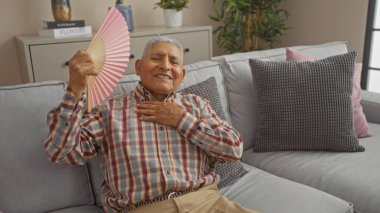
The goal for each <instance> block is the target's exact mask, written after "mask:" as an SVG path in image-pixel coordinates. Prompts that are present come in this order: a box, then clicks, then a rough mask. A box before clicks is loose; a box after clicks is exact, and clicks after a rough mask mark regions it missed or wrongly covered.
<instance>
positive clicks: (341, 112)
mask: <svg viewBox="0 0 380 213" xmlns="http://www.w3.org/2000/svg"><path fill="white" fill-rule="evenodd" d="M355 58H356V52H349V53H346V54H342V55H337V56H332V57H329V58H326V59H322V60H319V61H314V62H268V61H267V62H264V61H258V60H253V59H251V60H250V61H249V62H250V66H251V70H252V77H253V81H254V86H255V88H256V91H257V101H258V126H257V132H256V136H255V141H254V147H253V149H254V151H255V152H268V151H281V150H305V151H311V150H313V151H336V152H356V151H364V147H362V146H361V145H359V141H358V139H357V137H356V136H355V133H354V127H353V113H352V104H351V93H352V77H353V73H354V65H355Z"/></svg>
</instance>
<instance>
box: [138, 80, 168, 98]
mask: <svg viewBox="0 0 380 213" xmlns="http://www.w3.org/2000/svg"><path fill="white" fill-rule="evenodd" d="M174 94H175V92H172V93H170V94H169V95H168V96H167V97H166V98H165V100H164V102H168V101H171V100H172V99H173V98H174ZM135 98H136V100H137V102H138V103H141V102H144V101H153V100H154V97H153V95H152V94H151V93H150V92H149V91H148V90H147V89H145V87H144V86H143V85H142V84H141V82H139V83H138V84H137V86H136V88H135Z"/></svg>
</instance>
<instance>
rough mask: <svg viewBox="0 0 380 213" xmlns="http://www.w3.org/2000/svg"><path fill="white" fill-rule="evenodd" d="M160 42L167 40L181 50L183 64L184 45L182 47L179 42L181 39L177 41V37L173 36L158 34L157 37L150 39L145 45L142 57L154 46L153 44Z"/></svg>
mask: <svg viewBox="0 0 380 213" xmlns="http://www.w3.org/2000/svg"><path fill="white" fill-rule="evenodd" d="M160 42H167V43H170V44H172V45H174V46H176V47H177V48H178V49H179V51H180V54H181V62H182V65H183V47H182V45H181V43H179V41H177V40H176V39H174V38H171V37H169V36H157V37H154V38H152V39H150V40H149V41H148V43H146V45H145V48H144V52H143V55H142V57H143V58H144V57H145V54H146V53H147V52H148V51H149V49H150V48H152V46H153V45H155V44H157V43H160Z"/></svg>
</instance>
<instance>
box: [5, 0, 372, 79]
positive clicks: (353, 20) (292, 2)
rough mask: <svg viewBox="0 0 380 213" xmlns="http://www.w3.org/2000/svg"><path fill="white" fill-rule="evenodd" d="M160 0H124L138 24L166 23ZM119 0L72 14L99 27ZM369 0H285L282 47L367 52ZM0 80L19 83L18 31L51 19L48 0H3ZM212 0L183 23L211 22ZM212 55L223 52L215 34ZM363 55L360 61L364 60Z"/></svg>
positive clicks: (199, 3) (92, 1)
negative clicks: (345, 46)
mask: <svg viewBox="0 0 380 213" xmlns="http://www.w3.org/2000/svg"><path fill="white" fill-rule="evenodd" d="M157 1H158V0H125V3H126V4H130V5H132V8H133V13H134V24H135V28H138V27H141V26H157V25H164V20H163V15H162V11H161V10H160V9H156V10H153V7H154V3H155V2H157ZM114 2H115V0H101V1H98V0H71V6H72V10H73V11H72V19H85V21H86V23H87V24H89V25H91V26H92V27H93V28H94V29H95V30H96V29H97V28H98V27H99V26H100V24H101V22H102V20H103V18H104V17H105V15H106V13H107V8H108V7H109V6H112V5H114ZM367 4H368V1H367V0H285V1H284V3H283V5H282V6H283V7H284V8H286V9H288V11H289V13H290V17H289V25H290V26H291V29H290V30H289V31H288V32H287V33H286V34H285V35H284V37H283V39H282V43H281V44H279V45H278V46H291V45H299V44H317V43H322V42H327V41H333V40H347V41H348V42H349V48H350V49H355V50H358V52H359V58H360V59H361V55H362V52H363V45H364V32H365V20H366V13H367ZM0 5H1V7H0V14H1V16H0V85H12V84H19V83H21V75H20V69H19V63H18V56H17V50H16V44H15V40H14V36H15V35H25V34H36V33H37V31H38V30H39V29H40V28H41V22H42V20H53V16H52V13H51V9H50V1H49V0H0ZM213 8H214V7H213V1H211V0H190V5H189V8H188V9H186V10H184V24H185V25H213V26H214V27H215V26H216V25H215V23H214V22H213V21H211V20H210V19H209V18H208V16H209V15H210V14H212V13H213ZM213 47H214V55H220V54H222V51H221V50H220V49H219V48H218V47H217V45H216V38H215V37H214V45H213ZM360 59H359V60H360Z"/></svg>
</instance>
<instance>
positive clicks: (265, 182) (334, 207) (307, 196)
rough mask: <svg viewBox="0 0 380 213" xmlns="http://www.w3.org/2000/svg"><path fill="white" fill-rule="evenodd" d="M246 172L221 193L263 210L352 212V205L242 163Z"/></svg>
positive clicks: (275, 211)
mask: <svg viewBox="0 0 380 213" xmlns="http://www.w3.org/2000/svg"><path fill="white" fill-rule="evenodd" d="M245 166H246V168H247V170H249V172H248V174H246V175H245V176H244V177H242V178H241V179H240V180H239V181H237V182H236V183H235V184H233V185H231V186H228V187H225V188H223V189H221V190H220V191H221V193H222V194H223V195H224V196H226V197H227V198H229V199H231V200H234V201H236V202H238V203H240V204H241V205H243V206H244V207H246V208H249V209H253V210H256V211H258V212H263V213H279V212H281V213H297V212H305V213H306V212H307V213H321V212H323V213H337V212H340V213H352V212H353V209H352V205H351V204H350V203H348V202H346V201H344V200H342V199H340V198H337V197H334V196H332V195H329V194H327V193H325V192H322V191H319V190H316V189H314V188H311V187H308V186H305V185H302V184H299V183H296V182H293V181H289V180H286V179H284V178H280V177H277V176H275V175H272V174H270V173H267V172H265V171H263V170H260V169H258V168H255V167H252V166H248V165H245Z"/></svg>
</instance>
